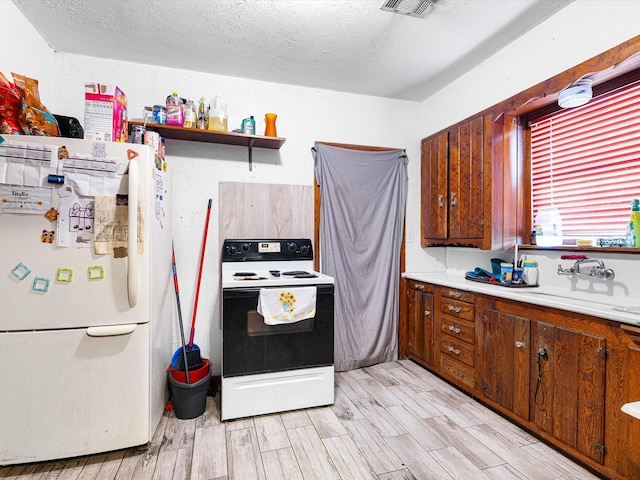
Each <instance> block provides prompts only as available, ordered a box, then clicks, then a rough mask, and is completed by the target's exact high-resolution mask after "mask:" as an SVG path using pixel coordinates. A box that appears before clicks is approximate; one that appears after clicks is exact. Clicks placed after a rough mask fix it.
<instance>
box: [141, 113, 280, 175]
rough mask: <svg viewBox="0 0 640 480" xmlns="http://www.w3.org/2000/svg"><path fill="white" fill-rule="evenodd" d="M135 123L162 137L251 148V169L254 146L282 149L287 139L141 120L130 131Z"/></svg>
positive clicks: (251, 168) (251, 166) (251, 167)
mask: <svg viewBox="0 0 640 480" xmlns="http://www.w3.org/2000/svg"><path fill="white" fill-rule="evenodd" d="M134 125H139V126H144V127H145V128H146V129H147V130H151V131H154V132H158V133H159V134H160V136H161V137H163V138H169V139H173V140H186V141H188V142H204V143H219V144H224V145H235V146H238V147H247V148H248V149H249V171H252V170H253V147H257V148H269V149H271V150H280V147H282V145H283V144H284V142H285V141H286V140H287V139H286V138H282V137H265V136H263V135H247V134H245V133H236V132H218V131H216V130H201V129H199V128H185V127H174V126H173V125H164V124H160V123H147V124H146V125H145V123H144V122H142V121H139V120H131V121H129V133H131V127H133V126H134Z"/></svg>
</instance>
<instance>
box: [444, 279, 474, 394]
mask: <svg viewBox="0 0 640 480" xmlns="http://www.w3.org/2000/svg"><path fill="white" fill-rule="evenodd" d="M474 302H475V296H474V294H473V293H470V292H465V291H462V290H456V289H454V288H446V287H437V288H436V298H435V307H436V313H435V318H434V322H435V324H436V325H437V338H436V343H437V345H438V348H437V349H436V356H437V358H436V371H437V372H438V373H439V374H440V375H442V376H443V377H445V378H447V379H449V380H451V381H453V382H454V383H456V385H458V386H459V387H461V388H462V389H464V390H466V391H472V390H473V388H474V384H475V380H474V377H475V374H474V372H475V364H476V358H475V357H476V352H475V344H476V340H475V324H474V315H475V304H474Z"/></svg>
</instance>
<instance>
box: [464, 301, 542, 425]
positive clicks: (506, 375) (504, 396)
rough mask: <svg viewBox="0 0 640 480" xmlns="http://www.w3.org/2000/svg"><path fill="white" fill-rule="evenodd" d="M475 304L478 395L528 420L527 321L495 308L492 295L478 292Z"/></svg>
mask: <svg viewBox="0 0 640 480" xmlns="http://www.w3.org/2000/svg"><path fill="white" fill-rule="evenodd" d="M477 308H478V312H479V318H480V321H479V331H480V335H479V336H480V340H479V341H478V344H479V347H478V353H479V356H480V359H479V361H478V364H479V366H480V368H479V371H480V372H479V373H480V388H481V390H482V395H483V396H484V398H486V399H488V400H490V401H492V402H494V403H496V404H498V405H500V406H501V407H503V408H505V409H507V410H508V411H510V412H512V413H514V414H515V415H517V416H518V417H520V418H522V419H523V420H529V392H530V375H531V371H530V365H529V364H530V351H531V342H530V337H531V321H530V320H529V319H528V318H526V317H523V316H520V315H513V314H510V313H507V312H502V311H498V310H497V309H496V306H495V298H493V297H486V296H479V299H478V305H477ZM507 379H508V380H507ZM505 380H507V381H505Z"/></svg>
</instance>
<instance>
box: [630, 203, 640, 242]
mask: <svg viewBox="0 0 640 480" xmlns="http://www.w3.org/2000/svg"><path fill="white" fill-rule="evenodd" d="M627 246H628V247H633V248H640V199H637V198H634V199H633V200H631V218H630V219H629V229H628V230H627Z"/></svg>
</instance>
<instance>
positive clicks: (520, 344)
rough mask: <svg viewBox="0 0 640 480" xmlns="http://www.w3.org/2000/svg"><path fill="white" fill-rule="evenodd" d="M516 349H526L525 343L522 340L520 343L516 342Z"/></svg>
mask: <svg viewBox="0 0 640 480" xmlns="http://www.w3.org/2000/svg"><path fill="white" fill-rule="evenodd" d="M516 347H518V348H522V347H524V342H521V341H520V340H518V341H517V342H516Z"/></svg>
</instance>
